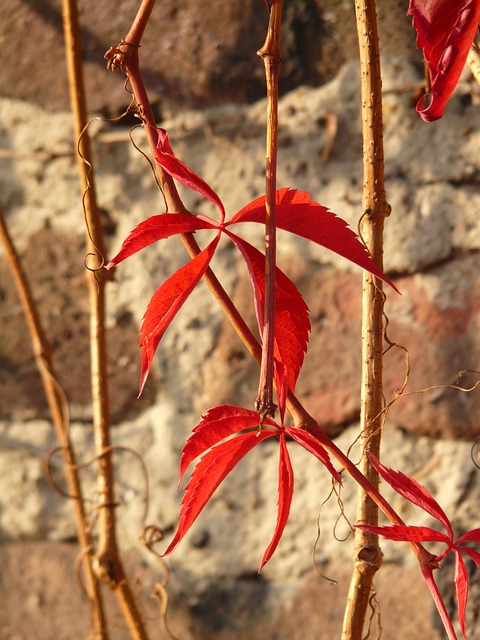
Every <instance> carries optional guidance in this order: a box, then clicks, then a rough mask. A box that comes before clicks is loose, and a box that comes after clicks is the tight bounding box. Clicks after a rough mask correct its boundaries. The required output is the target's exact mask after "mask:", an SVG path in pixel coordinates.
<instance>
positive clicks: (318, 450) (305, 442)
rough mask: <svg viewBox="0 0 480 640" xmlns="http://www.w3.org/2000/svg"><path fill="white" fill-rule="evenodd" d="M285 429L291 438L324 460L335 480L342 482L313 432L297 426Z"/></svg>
mask: <svg viewBox="0 0 480 640" xmlns="http://www.w3.org/2000/svg"><path fill="white" fill-rule="evenodd" d="M285 431H286V433H288V435H289V436H290V437H291V438H293V439H294V440H295V441H296V442H298V444H300V445H302V447H303V448H304V449H306V450H307V451H310V453H313V455H314V456H315V457H316V458H318V459H319V460H320V462H323V464H324V465H325V466H326V467H327V469H328V470H329V471H330V473H331V474H332V476H333V477H334V478H335V480H336V481H337V482H339V483H340V484H342V479H341V477H340V476H339V474H338V472H337V471H336V469H335V468H334V467H333V465H332V463H331V462H330V456H329V455H328V453H327V452H326V451H325V449H324V448H323V447H322V445H321V444H320V443H319V441H318V440H317V439H316V438H315V437H314V436H313V435H312V434H310V433H308V431H305V430H304V429H298V428H297V427H287V428H286V429H285Z"/></svg>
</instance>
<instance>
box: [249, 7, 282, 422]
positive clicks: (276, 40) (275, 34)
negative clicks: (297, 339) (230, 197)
mask: <svg viewBox="0 0 480 640" xmlns="http://www.w3.org/2000/svg"><path fill="white" fill-rule="evenodd" d="M281 20H282V0H273V3H272V5H271V7H270V21H269V24H268V31H267V37H266V39H265V43H264V45H263V47H262V48H261V49H260V50H259V51H258V55H259V56H260V57H261V58H263V62H264V66H265V79H266V85H267V147H266V158H265V177H266V180H265V182H266V197H265V214H266V215H265V309H264V317H263V331H262V360H261V364H260V380H259V386H258V395H257V400H256V403H255V407H256V409H257V411H258V412H259V413H260V415H261V416H263V417H265V416H267V415H268V416H273V415H274V414H275V408H276V407H275V404H274V402H273V371H274V359H273V353H274V343H275V297H276V291H275V270H276V262H277V260H276V233H277V222H276V193H277V148H278V69H279V66H280V61H281V58H280V27H281Z"/></svg>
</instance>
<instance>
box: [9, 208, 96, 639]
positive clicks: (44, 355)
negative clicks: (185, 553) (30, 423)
mask: <svg viewBox="0 0 480 640" xmlns="http://www.w3.org/2000/svg"><path fill="white" fill-rule="evenodd" d="M0 240H1V242H2V244H3V245H4V247H5V252H6V256H7V262H8V264H9V267H10V271H11V273H12V277H13V279H14V282H15V285H16V287H17V291H18V294H19V296H20V300H21V303H22V307H23V312H24V314H25V318H26V320H27V324H28V328H29V332H30V337H31V340H32V346H33V352H34V355H35V360H36V362H37V366H38V369H39V371H40V375H41V377H42V383H43V388H44V390H45V394H46V396H47V401H48V405H49V408H50V413H51V415H52V422H53V426H54V429H55V434H56V436H57V440H58V442H59V444H60V447H61V451H62V456H63V461H64V471H65V478H66V481H67V487H68V494H69V495H70V496H72V498H73V501H74V502H73V508H74V515H75V523H76V528H77V535H78V542H79V546H80V549H81V552H82V568H83V575H84V583H85V588H86V592H87V595H88V598H89V600H90V605H91V613H92V628H93V632H94V636H95V638H101V639H102V640H103V639H106V638H108V634H107V627H106V621H105V614H104V609H103V601H102V593H101V589H100V584H99V582H98V580H97V578H96V576H95V573H94V572H93V569H92V560H93V544H92V538H91V535H90V531H89V527H88V523H87V518H86V515H85V509H84V503H83V495H82V489H81V485H80V479H79V477H78V474H77V471H76V460H75V454H74V452H73V447H72V444H71V442H70V437H69V434H68V424H67V417H66V416H65V415H64V409H63V406H62V397H61V394H60V391H59V386H58V383H57V381H56V376H55V370H54V367H53V362H52V357H51V351H52V349H51V346H50V343H49V342H48V340H47V338H46V335H45V332H44V330H43V327H42V324H41V321H40V316H39V315H38V310H37V306H36V304H35V301H34V299H33V296H32V293H31V290H30V286H29V283H28V280H27V277H26V275H25V273H24V271H23V269H22V265H21V263H20V258H19V256H18V254H17V252H16V250H15V247H14V245H13V242H12V240H11V238H10V235H9V233H8V230H7V227H6V224H5V220H4V216H3V212H2V211H0Z"/></svg>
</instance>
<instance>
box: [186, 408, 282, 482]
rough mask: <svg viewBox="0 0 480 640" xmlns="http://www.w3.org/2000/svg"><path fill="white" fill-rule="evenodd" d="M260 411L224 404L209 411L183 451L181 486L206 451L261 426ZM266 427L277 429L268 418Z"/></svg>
mask: <svg viewBox="0 0 480 640" xmlns="http://www.w3.org/2000/svg"><path fill="white" fill-rule="evenodd" d="M259 420H260V419H259V415H258V411H253V410H252V409H244V408H242V407H236V406H234V405H231V404H224V405H220V406H218V407H213V409H209V410H208V411H207V413H206V414H205V415H204V416H203V418H202V420H201V421H200V422H199V423H198V424H197V426H196V427H194V428H193V431H192V435H191V436H190V437H189V438H188V440H187V442H186V443H185V445H184V447H183V449H182V455H181V458H180V479H179V481H178V484H179V485H180V483H181V481H182V478H183V476H184V475H185V471H186V470H187V468H188V466H189V465H190V464H191V463H192V462H193V461H194V460H195V459H196V458H198V457H199V456H201V455H202V454H203V453H205V451H207V450H208V449H210V448H211V447H213V446H215V445H216V444H218V443H219V442H221V441H222V440H225V438H228V437H229V436H231V435H233V434H235V433H239V432H240V431H244V430H245V429H249V428H252V427H258V425H259ZM263 424H264V425H265V426H272V427H276V424H275V422H273V420H270V418H268V417H266V418H265V419H264V420H263Z"/></svg>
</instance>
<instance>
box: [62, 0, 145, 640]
mask: <svg viewBox="0 0 480 640" xmlns="http://www.w3.org/2000/svg"><path fill="white" fill-rule="evenodd" d="M62 6H63V25H64V35H65V51H66V56H67V70H68V78H69V88H70V101H71V106H72V112H73V119H74V129H75V137H76V139H77V140H78V151H79V153H78V166H79V172H80V183H81V188H82V192H83V206H84V213H85V221H86V227H87V251H88V254H87V261H88V259H89V258H92V257H93V258H94V259H95V261H96V262H97V264H95V265H94V267H93V268H89V267H88V265H87V283H88V292H89V301H90V358H91V386H92V408H93V429H94V436H95V448H96V452H97V456H98V461H99V466H98V475H97V478H98V482H97V484H98V494H99V501H100V504H99V542H98V550H97V554H96V566H97V574H98V576H99V577H100V578H101V579H102V580H104V581H105V582H107V583H108V584H109V585H110V587H111V588H112V589H113V590H114V592H115V594H116V596H117V598H118V600H119V603H120V606H121V608H122V612H123V615H124V618H125V620H126V622H127V624H128V626H129V629H130V633H131V635H132V637H133V638H135V639H136V640H143V639H146V638H147V636H146V632H145V628H144V624H143V621H142V617H141V615H140V612H139V610H138V608H137V604H136V601H135V597H134V595H133V593H132V591H131V589H130V586H129V583H128V580H127V578H126V575H125V571H124V569H123V565H122V562H121V560H120V555H119V550H118V545H117V535H116V517H115V508H116V502H115V491H114V480H115V477H114V469H113V458H112V448H111V440H110V404H109V393H108V376H107V350H106V331H105V283H106V275H105V274H106V272H105V271H104V270H101V269H100V267H101V263H102V261H103V256H104V238H103V229H102V225H101V219H100V211H99V208H98V205H97V201H96V191H95V181H94V173H93V165H92V151H91V145H90V138H89V136H88V132H87V131H86V130H85V128H86V126H87V107H86V98H85V85H84V79H83V64H82V51H81V36H80V28H79V19H78V8H77V2H76V0H63V5H62Z"/></svg>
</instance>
